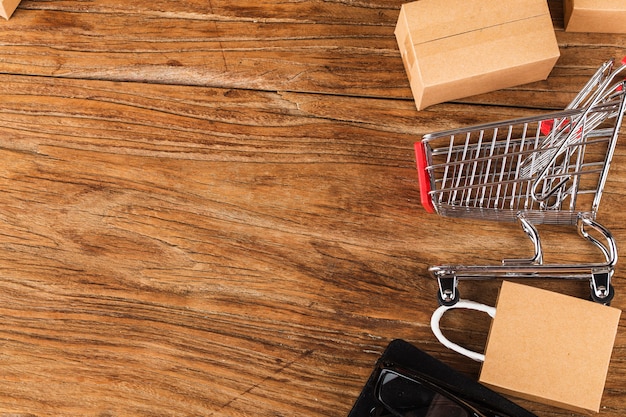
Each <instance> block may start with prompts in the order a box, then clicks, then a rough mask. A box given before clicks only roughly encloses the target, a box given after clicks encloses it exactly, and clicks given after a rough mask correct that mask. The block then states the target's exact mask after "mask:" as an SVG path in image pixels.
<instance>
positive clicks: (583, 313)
mask: <svg viewBox="0 0 626 417" xmlns="http://www.w3.org/2000/svg"><path fill="white" fill-rule="evenodd" d="M620 314H621V311H620V310H618V309H616V308H612V307H607V306H603V305H600V304H597V303H593V302H591V301H587V300H582V299H578V298H573V297H569V296H566V295H563V294H558V293H553V292H550V291H546V290H541V289H537V288H534V287H529V286H526V285H520V284H514V283H511V282H506V281H505V282H503V284H502V288H501V290H500V295H499V297H498V303H497V306H496V316H495V318H494V320H493V321H492V324H491V330H490V332H489V339H488V342H487V348H486V350H485V362H484V363H483V366H482V369H481V373H480V381H481V382H482V383H484V384H486V385H488V386H490V387H492V388H494V389H495V390H496V391H500V392H504V393H507V394H511V395H514V396H517V397H520V398H525V399H529V400H534V401H537V402H541V403H545V404H550V405H554V406H557V407H562V408H565V409H568V410H573V411H577V412H588V411H593V412H598V411H599V409H600V400H601V398H602V393H603V391H604V384H605V381H606V375H607V372H608V367H609V361H610V358H611V352H612V350H613V344H614V343H615V335H616V333H617V327H618V324H619V319H620Z"/></svg>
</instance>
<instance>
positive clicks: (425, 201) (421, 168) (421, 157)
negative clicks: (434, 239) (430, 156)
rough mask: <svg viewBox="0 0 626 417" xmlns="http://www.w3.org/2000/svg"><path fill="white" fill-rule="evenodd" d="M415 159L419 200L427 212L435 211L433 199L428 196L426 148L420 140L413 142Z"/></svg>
mask: <svg viewBox="0 0 626 417" xmlns="http://www.w3.org/2000/svg"><path fill="white" fill-rule="evenodd" d="M415 161H416V162H417V174H418V177H419V185H420V200H421V202H422V206H424V209H425V210H426V211H427V212H429V213H434V212H435V206H434V205H433V200H432V199H431V197H430V191H431V187H430V175H429V174H428V171H427V170H426V167H427V166H428V162H427V160H426V149H425V148H424V144H423V143H422V142H415Z"/></svg>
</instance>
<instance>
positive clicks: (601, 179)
mask: <svg viewBox="0 0 626 417" xmlns="http://www.w3.org/2000/svg"><path fill="white" fill-rule="evenodd" d="M625 69H626V59H624V60H623V61H622V65H621V66H620V67H619V68H617V69H616V70H613V61H607V62H606V63H604V64H603V65H602V66H601V67H600V68H599V69H598V71H597V72H596V73H595V74H594V76H593V77H591V79H590V80H589V82H588V83H587V84H586V85H585V87H584V88H583V89H582V90H581V91H580V93H579V94H578V95H577V96H576V97H575V99H574V100H573V101H572V102H571V103H570V104H569V105H568V106H567V108H566V109H565V110H563V111H560V112H556V113H551V114H545V115H541V116H538V117H527V118H521V119H515V120H508V121H502V122H497V123H489V124H483V125H479V126H473V127H470V128H465V129H456V130H449V131H444V132H438V133H432V134H427V135H425V136H424V137H423V138H422V140H421V142H418V143H416V144H415V152H416V160H417V168H418V173H419V179H420V192H421V200H422V205H423V206H424V208H425V209H426V210H427V211H429V212H436V213H438V214H439V215H441V216H445V217H454V218H472V219H484V220H495V221H517V222H520V224H521V226H522V228H523V230H524V231H525V232H526V234H527V235H528V236H529V238H530V239H531V241H532V243H533V245H534V249H535V253H534V256H532V257H531V258H529V259H524V260H504V261H503V262H502V264H501V265H497V266H463V265H446V266H433V267H431V268H430V271H431V273H432V274H433V275H434V276H435V277H436V278H437V279H438V280H439V293H438V298H439V302H440V303H441V304H444V305H452V304H454V303H456V302H457V301H458V299H459V295H458V291H457V284H458V280H460V279H485V278H493V277H498V276H501V277H513V278H523V277H551V278H567V279H589V281H590V286H591V297H592V299H594V300H595V301H598V302H601V303H604V304H608V303H609V302H610V300H611V299H612V298H613V295H614V290H613V286H612V285H611V282H610V281H611V276H612V275H613V270H614V266H615V264H616V262H617V248H616V244H615V240H614V238H613V236H612V235H611V233H610V232H609V231H608V230H607V229H606V228H605V227H603V226H601V225H600V224H599V223H597V222H596V221H595V218H596V213H597V210H598V207H599V204H600V200H601V197H602V190H603V188H604V186H605V183H606V179H607V175H608V171H609V167H610V164H611V160H612V157H613V153H614V151H615V146H616V143H617V138H618V135H619V130H620V126H621V123H622V119H623V116H624V108H625V105H626V101H625V94H626V88H625V82H624V81H621V82H617V81H616V79H617V76H618V75H619V74H620V73H623V72H626V71H625ZM537 224H557V225H577V226H578V231H579V233H580V234H581V236H583V237H584V238H585V239H587V240H588V241H590V242H591V243H592V244H594V245H595V246H596V247H597V248H599V250H600V251H601V252H602V254H603V255H604V258H605V262H602V263H588V264H580V265H560V264H552V265H546V264H544V263H543V252H542V248H541V241H540V238H539V234H538V232H537V229H536V228H535V226H534V225H537Z"/></svg>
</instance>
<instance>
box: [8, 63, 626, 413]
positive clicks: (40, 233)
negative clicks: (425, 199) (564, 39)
mask: <svg viewBox="0 0 626 417" xmlns="http://www.w3.org/2000/svg"><path fill="white" fill-rule="evenodd" d="M0 83H1V84H2V85H3V86H4V88H3V90H2V91H1V92H0V101H1V102H2V103H3V106H2V111H0V126H1V127H0V158H1V159H2V161H4V164H3V166H2V167H1V170H0V189H2V193H0V205H1V206H2V207H3V210H2V214H1V215H0V225H1V226H2V227H1V228H2V233H1V234H0V247H1V248H2V251H0V270H1V272H2V276H3V279H2V280H0V300H1V301H0V306H2V307H1V308H0V314H1V315H2V317H3V321H2V326H1V327H0V340H1V342H0V344H1V345H2V354H0V365H1V366H0V376H1V377H0V410H11V411H13V412H15V411H18V412H27V411H30V412H32V411H35V412H36V415H38V416H46V415H50V416H52V415H60V414H63V415H84V413H85V409H86V408H87V409H88V410H89V411H90V412H97V413H99V414H101V415H102V414H106V413H108V414H109V415H180V416H183V415H189V414H198V415H216V416H222V415H223V416H232V415H246V414H248V415H249V414H251V413H252V414H254V415H259V416H263V415H268V416H269V415H276V414H277V413H278V414H282V415H294V414H298V413H300V414H303V413H304V414H308V415H345V414H347V412H348V410H349V408H350V406H351V403H352V401H353V400H354V399H355V398H356V396H357V395H358V392H359V390H360V388H361V386H362V384H363V383H364V381H365V378H366V376H367V373H368V372H369V370H370V368H371V366H372V364H373V361H374V360H375V357H376V354H377V352H380V351H381V350H382V348H383V347H384V345H385V344H386V343H387V342H388V341H389V340H391V339H393V338H396V337H402V338H406V339H408V340H411V341H413V342H414V343H416V344H418V345H420V347H422V348H424V349H425V350H427V351H429V352H432V353H433V354H436V355H437V356H438V357H440V358H442V359H443V360H445V361H446V362H448V363H450V364H452V365H453V366H455V367H457V368H458V369H460V370H463V371H464V372H467V373H468V374H470V375H476V374H477V372H478V365H477V364H473V363H468V361H465V360H464V359H463V358H462V357H460V356H458V355H455V354H452V353H450V352H447V351H445V349H444V348H443V347H441V346H440V345H439V344H438V343H436V341H435V340H434V337H433V336H432V335H431V333H430V330H429V328H428V325H427V323H428V320H429V315H430V313H431V312H432V310H433V309H434V308H435V307H436V301H435V297H434V294H435V290H436V284H435V282H434V280H432V278H430V277H428V273H427V267H428V266H429V265H431V264H436V263H440V262H444V263H447V262H460V263H464V262H465V263H469V262H476V263H485V262H499V260H500V259H501V258H502V257H510V256H516V255H517V256H519V255H520V248H522V249H521V250H522V251H523V250H524V249H523V248H529V244H528V242H527V241H526V238H525V237H524V235H523V233H521V231H520V230H519V229H518V227H517V226H516V225H506V224H497V223H483V222H468V221H452V220H451V219H442V218H440V217H438V216H434V215H427V214H426V213H425V212H424V211H423V210H422V209H421V208H420V207H419V197H418V188H417V184H416V183H417V181H416V175H415V172H414V168H413V157H412V154H411V152H412V151H411V145H412V142H413V141H414V140H416V138H418V137H419V135H421V134H423V133H426V132H428V131H431V130H438V129H440V128H447V127H459V126H463V125H464V124H466V123H468V124H469V123H475V122H481V121H490V120H494V119H500V118H509V117H515V115H518V113H520V112H523V113H524V115H529V114H534V113H536V111H531V110H523V109H509V108H499V107H491V106H485V107H482V108H480V109H481V112H476V113H468V112H467V107H466V106H463V105H459V104H446V105H442V106H437V107H436V108H434V110H433V109H431V110H430V111H425V112H420V113H419V115H418V116H417V117H413V116H414V115H415V112H414V110H413V109H412V104H411V103H410V102H409V101H406V100H391V99H387V100H383V99H380V100H374V99H365V98H363V99H349V98H347V97H341V96H332V95H315V94H297V93H271V92H254V91H249V90H245V91H243V90H229V89H215V88H199V87H180V86H167V85H148V84H141V83H140V84H133V83H114V82H100V81H85V80H63V79H55V78H45V77H22V76H20V77H18V76H8V75H3V76H0ZM474 107H476V108H478V107H477V106H474ZM624 158H625V156H624V152H623V151H622V150H621V148H620V150H618V154H617V156H616V167H615V168H616V169H615V170H614V172H612V174H614V175H612V176H611V181H610V183H609V184H608V185H607V196H606V197H607V198H606V199H605V201H603V211H602V213H601V216H600V217H601V218H602V220H603V221H605V224H606V225H607V227H609V228H610V229H611V230H612V231H613V232H614V233H615V235H616V237H617V239H618V241H620V242H621V241H624V240H625V239H626V230H625V229H624V226H623V225H624V224H625V220H626V219H625V218H624V216H625V215H626V214H624V213H623V211H620V210H618V209H617V208H618V207H620V206H621V205H623V204H624V199H625V197H624V195H623V193H622V192H621V187H620V182H621V181H623V178H625V174H624V169H623V168H622V167H623V166H624V165H623V164H621V163H620V161H621V160H623V159H624ZM606 213H610V214H611V215H610V216H607V215H606ZM542 233H543V237H544V239H545V244H546V245H547V254H546V256H547V258H548V259H554V258H555V257H557V258H559V259H564V260H566V261H567V260H570V261H572V260H580V259H582V258H586V257H589V256H592V257H593V254H591V255H590V251H589V248H588V246H586V245H585V244H584V243H582V242H580V240H581V239H579V238H578V237H577V236H576V234H575V231H574V230H570V229H568V230H566V231H564V230H562V229H561V228H557V227H546V228H542ZM451 236H454V238H452V239H451V238H450V237H451ZM554 242H558V244H556V245H554V244H552V245H551V244H550V243H554ZM565 246H567V247H568V251H563V250H562V248H563V247H565ZM521 255H522V256H524V255H525V253H522V254H521ZM550 257H551V258H550ZM620 270H621V268H620ZM618 275H619V272H618ZM536 284H537V285H539V286H543V287H545V288H548V289H553V290H563V291H565V292H567V293H570V294H572V295H576V296H582V297H584V296H586V293H587V291H588V290H587V288H586V287H587V286H586V284H584V283H575V282H574V283H569V284H568V285H566V286H564V285H563V284H562V283H558V282H539V283H536ZM616 286H617V291H618V293H622V292H623V291H624V289H623V286H622V284H621V283H620V281H619V280H618V281H617V282H616ZM497 288H498V283H497V282H484V283H476V285H471V284H466V285H463V287H462V291H463V292H464V296H467V297H468V298H471V299H476V300H478V301H483V302H490V303H492V302H494V300H495V297H496V293H497ZM615 305H616V306H617V307H621V308H624V302H623V298H621V297H620V298H618V299H617V300H616V302H615ZM451 320H452V321H450V322H447V323H445V328H446V331H447V332H448V333H449V334H450V337H452V338H453V339H456V340H466V341H467V342H468V344H469V346H470V347H472V348H474V349H480V348H481V345H483V344H484V341H485V340H486V334H487V331H488V326H489V323H488V321H487V320H484V319H483V318H474V319H473V320H472V321H471V325H467V322H465V319H464V318H463V317H462V316H456V317H453V318H452V319H451ZM621 327H623V324H622V326H621ZM621 333H623V332H621ZM625 343H626V340H625V339H624V338H623V337H622V336H620V337H619V338H618V341H617V346H616V361H615V363H614V364H612V368H611V374H610V375H609V380H608V383H607V387H608V390H607V399H606V401H605V404H607V409H606V410H603V413H604V414H603V415H606V416H610V417H616V416H618V415H620V414H621V412H622V411H621V410H623V409H622V408H621V407H622V405H623V404H624V399H625V398H626V392H625V391H624V388H623V373H624V372H625V371H624V362H623V360H622V359H623V358H622V354H621V353H620V352H622V351H623V350H624V345H625ZM285 393H289V394H288V395H285ZM523 404H525V405H527V406H530V407H532V409H534V410H539V411H545V413H544V414H549V415H554V416H565V415H566V414H567V415H569V414H568V413H564V412H562V411H560V410H557V409H552V408H548V407H544V406H537V405H536V404H530V403H523Z"/></svg>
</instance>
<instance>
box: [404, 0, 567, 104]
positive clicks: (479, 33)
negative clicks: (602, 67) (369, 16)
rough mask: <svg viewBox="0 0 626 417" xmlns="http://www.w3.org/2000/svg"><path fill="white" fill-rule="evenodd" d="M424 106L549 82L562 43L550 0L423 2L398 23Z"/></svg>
mask: <svg viewBox="0 0 626 417" xmlns="http://www.w3.org/2000/svg"><path fill="white" fill-rule="evenodd" d="M395 35H396V39H397V41H398V46H399V49H400V52H401V54H402V61H403V62H404V66H405V69H406V72H407V75H408V78H409V81H410V84H411V90H412V92H413V96H414V98H415V103H416V105H417V108H418V110H421V109H424V108H425V107H428V106H430V105H433V104H437V103H442V102H444V101H448V100H454V99H459V98H463V97H468V96H471V95H475V94H481V93H486V92H489V91H494V90H499V89H502V88H507V87H512V86H516V85H520V84H526V83H530V82H534V81H539V80H544V79H546V78H547V77H548V75H549V74H550V71H551V70H552V68H553V67H554V65H555V63H556V61H557V59H558V58H559V48H558V44H557V41H556V36H555V33H554V27H553V25H552V19H551V17H550V12H549V10H548V4H547V2H546V1H545V0H518V1H516V2H515V4H514V6H513V5H512V4H511V3H510V2H507V1H493V0H420V1H415V2H412V3H407V4H404V5H402V8H401V10H400V16H399V18H398V23H397V25H396V29H395Z"/></svg>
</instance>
